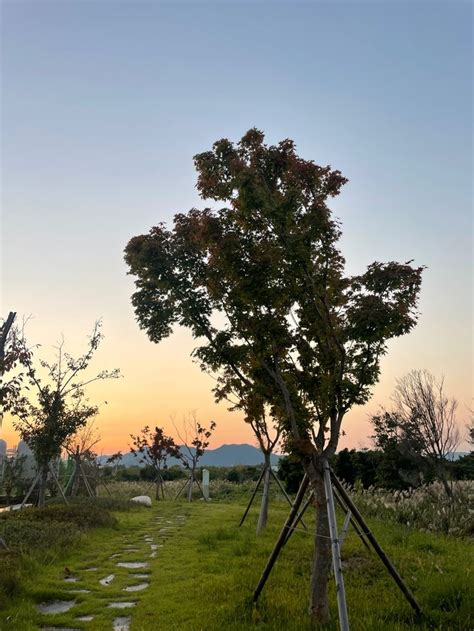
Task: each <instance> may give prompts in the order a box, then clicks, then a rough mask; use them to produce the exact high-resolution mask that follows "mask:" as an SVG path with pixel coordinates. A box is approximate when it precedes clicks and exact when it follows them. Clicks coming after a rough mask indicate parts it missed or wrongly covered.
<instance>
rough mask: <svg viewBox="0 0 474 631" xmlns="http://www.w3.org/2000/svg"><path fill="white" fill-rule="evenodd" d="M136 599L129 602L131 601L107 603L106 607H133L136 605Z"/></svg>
mask: <svg viewBox="0 0 474 631" xmlns="http://www.w3.org/2000/svg"><path fill="white" fill-rule="evenodd" d="M136 604H137V603H136V601H135V602H131V601H124V600H121V601H118V602H115V603H109V604H108V607H109V609H129V608H130V607H135V605H136Z"/></svg>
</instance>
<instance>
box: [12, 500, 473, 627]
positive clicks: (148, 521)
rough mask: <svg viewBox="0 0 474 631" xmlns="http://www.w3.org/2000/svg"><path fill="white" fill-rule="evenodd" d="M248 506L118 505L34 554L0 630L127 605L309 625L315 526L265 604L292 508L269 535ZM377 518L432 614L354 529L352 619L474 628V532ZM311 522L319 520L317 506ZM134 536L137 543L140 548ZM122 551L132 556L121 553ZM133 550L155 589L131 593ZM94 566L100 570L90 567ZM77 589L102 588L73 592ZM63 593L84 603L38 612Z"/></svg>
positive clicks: (289, 549)
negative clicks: (67, 576) (66, 540)
mask: <svg viewBox="0 0 474 631" xmlns="http://www.w3.org/2000/svg"><path fill="white" fill-rule="evenodd" d="M244 507H245V501H244V500H243V499H242V500H240V501H233V502H232V503H225V502H215V503H210V504H204V503H202V502H195V503H193V504H191V505H189V504H186V503H184V502H183V503H180V502H176V503H175V502H162V503H159V504H155V505H154V508H152V509H151V510H150V509H148V510H147V509H142V510H138V511H132V512H119V513H115V516H116V517H117V519H118V524H117V525H115V526H111V527H101V528H96V529H93V530H90V531H88V532H87V533H86V534H83V535H81V537H80V538H79V539H78V541H77V543H76V544H74V545H73V546H72V547H71V546H70V547H69V548H66V549H61V550H58V551H57V552H56V553H51V554H50V556H49V557H48V559H47V562H46V564H41V563H40V562H39V561H38V559H37V558H35V555H34V554H33V555H32V556H31V557H30V558H29V559H28V560H27V561H25V563H29V565H28V567H27V570H28V572H29V577H28V578H23V579H22V585H21V593H20V594H17V595H15V596H14V597H13V599H12V600H11V602H10V604H6V606H5V607H4V610H3V611H2V612H1V613H0V629H1V630H3V629H15V630H17V629H18V630H23V629H24V630H25V631H26V630H29V629H38V628H41V627H48V626H54V627H58V628H59V627H63V628H64V627H68V628H74V629H93V630H97V631H101V630H102V629H104V630H105V629H107V630H110V629H112V621H113V619H114V618H115V617H117V616H124V615H130V616H131V619H132V624H131V631H150V630H154V629H156V630H164V631H166V630H178V631H181V630H182V631H198V630H203V631H204V630H205V631H211V630H215V631H217V630H219V631H221V630H227V629H229V630H233V631H237V630H244V629H250V628H256V629H266V630H275V631H276V630H293V629H294V630H296V629H297V630H300V629H301V630H305V629H309V625H308V621H307V616H306V611H307V602H308V585H309V576H310V559H311V554H312V537H311V535H310V534H308V533H304V532H301V533H296V534H295V535H294V536H293V537H292V539H291V540H290V541H289V543H288V544H287V546H286V547H285V548H284V550H283V552H282V554H281V556H280V559H279V560H278V562H277V564H276V566H275V567H274V569H273V572H272V574H271V576H270V579H269V581H268V583H267V585H266V587H265V589H264V591H263V593H262V595H261V597H260V600H259V603H258V607H254V606H253V605H252V593H253V590H254V588H255V586H256V583H257V582H258V579H259V577H260V573H261V571H262V569H263V567H264V564H265V562H266V559H267V557H268V555H269V553H270V551H271V548H272V546H273V543H274V541H275V539H276V537H277V535H278V531H279V529H280V527H281V524H282V522H283V520H284V518H285V516H286V513H287V507H286V505H284V504H283V503H281V502H280V503H279V502H274V503H272V505H271V510H270V526H269V527H268V528H267V530H266V531H265V533H264V534H263V535H261V536H260V537H259V538H258V539H257V538H256V536H255V521H256V509H254V510H253V511H252V513H251V515H250V516H249V518H248V520H247V522H246V523H245V524H244V526H242V527H241V528H238V522H239V519H240V516H241V514H242V512H243V509H244ZM157 517H158V519H159V521H157ZM369 521H370V524H371V526H372V527H373V530H374V532H375V534H376V536H377V537H378V539H379V541H380V543H381V544H382V547H383V548H384V549H385V550H386V552H387V553H388V554H389V556H390V557H391V559H392V561H393V562H394V563H395V565H396V567H397V569H398V570H399V571H400V573H401V574H402V576H403V577H404V578H405V580H406V581H407V583H408V584H409V586H410V588H411V589H412V591H413V592H414V594H415V596H416V598H417V600H418V602H419V604H420V606H421V608H422V609H423V611H424V612H425V614H426V617H425V619H424V621H422V622H416V621H415V620H414V619H413V616H412V612H411V608H410V606H409V605H408V603H407V602H406V601H405V599H404V597H403V595H402V594H401V593H400V592H399V590H398V588H397V586H396V585H395V584H394V583H393V581H392V579H391V578H390V577H389V576H388V574H387V572H386V570H385V568H384V567H383V565H382V564H381V562H380V561H379V559H378V557H377V556H376V555H375V553H368V552H367V551H366V550H365V548H364V547H363V546H362V544H361V543H360V541H359V540H358V538H357V536H356V535H355V534H354V533H353V532H350V534H349V535H348V537H347V539H346V541H345V542H344V546H343V567H344V577H345V582H346V591H347V598H348V610H349V619H350V622H351V629H352V630H354V631H357V630H360V631H369V630H374V631H375V630H377V631H380V630H383V629H393V630H402V629H413V628H419V629H428V628H431V629H433V628H434V629H446V630H447V629H458V630H460V631H468V630H469V629H473V628H474V621H473V620H472V617H471V615H472V614H471V613H470V609H471V608H472V604H471V603H472V602H474V598H473V595H474V594H473V588H472V583H473V581H472V576H473V571H472V561H473V558H472V542H470V541H468V540H465V539H456V538H453V537H445V536H442V535H434V534H429V533H421V532H418V531H415V530H408V529H406V528H403V527H401V526H399V525H395V524H390V523H383V522H377V521H375V520H373V519H370V520H369ZM307 522H308V523H309V525H311V524H310V522H311V518H310V516H309V514H308V519H307ZM163 528H165V529H168V528H169V530H163ZM145 537H151V538H153V541H154V544H155V545H159V546H162V547H158V549H157V554H156V558H149V554H150V542H149V541H148V542H147V541H145ZM127 545H128V546H129V548H128V549H126V548H125V546H127ZM130 546H134V547H136V548H137V551H130ZM114 554H120V555H121V556H120V557H114V558H112V559H111V558H110V557H111V556H112V555H114ZM122 560H126V561H127V560H146V562H147V563H149V570H150V572H151V574H150V579H149V580H150V586H149V587H148V588H147V589H145V590H144V591H141V592H136V593H132V594H126V593H124V592H123V588H124V587H125V586H126V585H129V584H130V583H133V582H134V581H135V582H137V581H138V582H139V579H134V578H131V577H130V571H129V570H126V569H123V568H117V566H116V563H117V562H118V561H122ZM65 566H67V567H68V568H69V569H70V570H71V572H72V573H73V574H74V575H75V576H77V577H78V579H79V580H78V582H77V583H67V582H65V581H64V567H65ZM88 567H99V570H97V571H89V570H87V569H86V568H88ZM135 572H140V570H135ZM112 573H114V574H115V575H116V576H115V578H114V581H113V582H112V583H111V584H110V585H108V586H101V585H100V584H99V582H98V579H99V578H103V577H105V576H106V575H108V574H112ZM23 576H24V575H23ZM74 588H80V589H89V590H91V591H90V592H89V593H77V594H74V595H73V596H71V593H70V590H71V589H74ZM55 598H58V599H71V598H74V599H75V600H76V603H77V604H76V606H75V607H74V608H73V609H72V610H71V611H69V612H68V613H64V614H57V615H54V616H52V615H49V616H43V615H41V614H40V613H38V612H37V610H36V604H37V603H40V602H43V601H46V600H52V599H55ZM112 599H115V600H133V601H136V602H137V605H136V606H135V607H134V608H133V609H129V610H112V609H109V608H108V604H109V603H110V601H111V600H112ZM330 601H331V613H332V619H333V622H332V625H330V627H329V628H331V629H337V628H338V623H337V607H336V599H335V592H334V586H333V583H332V582H331V593H330ZM85 614H91V615H94V620H93V621H92V622H80V621H77V620H76V618H77V617H78V616H81V615H85Z"/></svg>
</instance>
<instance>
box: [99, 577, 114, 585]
mask: <svg viewBox="0 0 474 631" xmlns="http://www.w3.org/2000/svg"><path fill="white" fill-rule="evenodd" d="M114 578H115V574H109V575H108V576H105V577H104V578H101V579H100V581H99V583H100V584H101V585H110V583H111V582H112V581H113V580H114Z"/></svg>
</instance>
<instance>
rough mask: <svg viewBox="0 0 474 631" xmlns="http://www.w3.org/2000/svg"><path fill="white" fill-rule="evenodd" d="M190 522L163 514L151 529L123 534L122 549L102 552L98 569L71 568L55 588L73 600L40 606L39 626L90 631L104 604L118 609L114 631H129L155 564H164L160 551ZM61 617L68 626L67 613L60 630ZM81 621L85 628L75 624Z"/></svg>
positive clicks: (96, 562)
mask: <svg viewBox="0 0 474 631" xmlns="http://www.w3.org/2000/svg"><path fill="white" fill-rule="evenodd" d="M185 520H186V516H185V515H176V516H175V517H174V519H165V518H164V517H161V516H159V515H158V516H156V517H154V518H153V524H152V526H149V527H147V528H146V529H145V531H143V530H142V531H141V532H140V531H138V532H137V531H135V532H130V533H127V534H125V535H123V536H122V541H121V542H119V546H120V549H118V550H117V551H116V552H113V554H111V555H110V551H107V554H106V555H105V554H104V558H102V559H101V557H100V554H99V555H98V556H97V557H96V558H94V561H93V563H94V565H89V566H88V565H85V566H84V567H81V568H77V569H74V570H70V569H69V568H66V570H65V572H66V575H65V577H64V578H63V579H62V581H60V582H61V583H62V584H61V585H55V587H56V588H57V590H60V591H63V590H64V591H65V592H66V593H67V594H68V595H69V598H67V599H66V598H64V599H59V598H52V599H51V600H46V601H45V602H41V603H39V604H38V605H37V606H36V608H37V611H38V612H39V613H40V614H41V620H42V622H40V626H39V628H40V629H41V630H42V631H82V629H87V628H88V625H87V624H86V625H85V626H84V624H83V623H91V622H93V621H94V619H95V617H96V615H95V614H94V611H95V610H96V609H97V606H98V604H99V606H100V609H101V610H102V609H103V608H105V609H112V610H117V616H116V617H115V618H114V619H113V622H112V627H111V629H112V631H129V629H130V625H131V621H132V616H133V613H132V611H133V608H134V607H136V606H139V604H140V602H139V596H140V593H141V592H143V591H145V590H146V589H148V587H149V586H150V582H151V580H152V573H151V570H152V567H153V564H155V563H157V562H158V559H159V548H161V547H163V546H164V545H165V544H166V541H167V540H168V538H169V537H170V536H172V535H173V531H175V530H177V529H179V528H180V526H182V525H183V524H184V522H185ZM153 531H154V532H153ZM111 564H113V570H112V568H111V567H110V566H111ZM101 568H103V569H101ZM84 584H85V585H86V587H87V588H86V587H85V586H84ZM128 594H133V599H130V597H129V598H126V595H128ZM88 603H89V610H88ZM94 605H95V607H94ZM91 609H92V611H91ZM122 610H123V614H121V612H122ZM125 611H126V615H125ZM129 612H130V613H129ZM58 614H66V615H67V626H63V621H64V620H65V618H64V615H62V616H61V623H62V624H61V625H59V626H54V617H55V616H56V617H58ZM119 614H121V615H119ZM77 623H82V624H80V625H79V626H77V627H76V626H70V625H71V624H72V625H75V624H77ZM41 625H43V626H41Z"/></svg>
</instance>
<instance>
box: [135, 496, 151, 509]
mask: <svg viewBox="0 0 474 631" xmlns="http://www.w3.org/2000/svg"><path fill="white" fill-rule="evenodd" d="M130 501H131V502H135V504H141V505H142V506H151V497H150V496H149V495H137V496H136V497H132V498H131V500H130Z"/></svg>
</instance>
